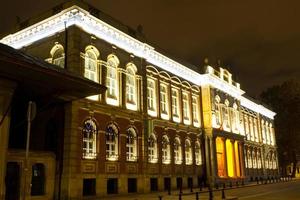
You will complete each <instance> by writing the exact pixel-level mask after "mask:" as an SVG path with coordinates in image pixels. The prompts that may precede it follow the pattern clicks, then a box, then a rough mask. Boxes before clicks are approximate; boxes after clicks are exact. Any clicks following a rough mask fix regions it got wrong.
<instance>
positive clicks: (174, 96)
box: [172, 88, 179, 118]
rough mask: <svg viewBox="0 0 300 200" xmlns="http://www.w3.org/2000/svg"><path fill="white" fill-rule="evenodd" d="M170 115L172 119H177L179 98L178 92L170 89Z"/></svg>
mask: <svg viewBox="0 0 300 200" xmlns="http://www.w3.org/2000/svg"><path fill="white" fill-rule="evenodd" d="M172 114H173V118H174V117H175V118H179V97H178V90H177V89H173V88H172Z"/></svg>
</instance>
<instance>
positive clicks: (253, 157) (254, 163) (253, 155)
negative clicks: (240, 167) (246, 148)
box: [252, 151, 257, 169]
mask: <svg viewBox="0 0 300 200" xmlns="http://www.w3.org/2000/svg"><path fill="white" fill-rule="evenodd" d="M252 160H253V162H252V163H253V168H254V169H256V168H257V165H256V164H257V157H256V152H255V151H252Z"/></svg>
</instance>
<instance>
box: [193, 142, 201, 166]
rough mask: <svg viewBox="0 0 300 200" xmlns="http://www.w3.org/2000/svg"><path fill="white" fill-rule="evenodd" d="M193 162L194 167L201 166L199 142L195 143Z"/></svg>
mask: <svg viewBox="0 0 300 200" xmlns="http://www.w3.org/2000/svg"><path fill="white" fill-rule="evenodd" d="M195 161H196V165H202V164H203V163H202V152H201V145H200V142H199V141H196V142H195Z"/></svg>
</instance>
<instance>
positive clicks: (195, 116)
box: [192, 96, 200, 127]
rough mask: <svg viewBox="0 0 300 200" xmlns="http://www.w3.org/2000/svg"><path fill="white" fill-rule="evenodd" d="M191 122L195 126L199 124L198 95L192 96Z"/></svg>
mask: <svg viewBox="0 0 300 200" xmlns="http://www.w3.org/2000/svg"><path fill="white" fill-rule="evenodd" d="M192 110H193V122H194V125H195V126H197V127H198V126H199V123H200V120H199V100H198V97H196V96H192Z"/></svg>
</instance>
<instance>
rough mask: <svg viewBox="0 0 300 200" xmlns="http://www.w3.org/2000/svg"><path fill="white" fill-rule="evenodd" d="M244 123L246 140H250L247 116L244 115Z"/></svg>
mask: <svg viewBox="0 0 300 200" xmlns="http://www.w3.org/2000/svg"><path fill="white" fill-rule="evenodd" d="M244 123H245V129H244V130H245V134H246V136H247V140H250V131H249V121H248V115H246V114H245V115H244Z"/></svg>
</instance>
